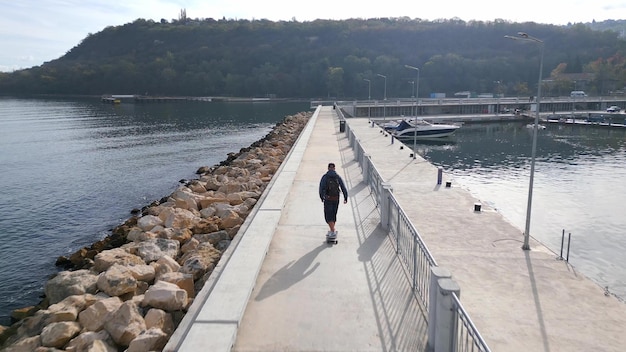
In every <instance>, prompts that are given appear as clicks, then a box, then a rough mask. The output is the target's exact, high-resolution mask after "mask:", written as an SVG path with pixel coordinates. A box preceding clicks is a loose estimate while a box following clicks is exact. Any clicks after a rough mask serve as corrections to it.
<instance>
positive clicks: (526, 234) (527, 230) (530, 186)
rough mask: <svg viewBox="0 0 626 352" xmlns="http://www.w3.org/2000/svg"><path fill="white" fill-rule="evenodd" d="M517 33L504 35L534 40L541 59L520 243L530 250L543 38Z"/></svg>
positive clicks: (510, 37) (523, 247)
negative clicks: (522, 231)
mask: <svg viewBox="0 0 626 352" xmlns="http://www.w3.org/2000/svg"><path fill="white" fill-rule="evenodd" d="M517 35H518V36H517V37H514V36H510V35H505V36H504V37H505V38H507V39H513V40H522V41H526V42H534V43H537V44H538V45H539V46H540V47H541V59H540V60H539V82H538V84H537V109H536V111H535V125H534V127H533V147H532V152H531V159H530V181H529V183H528V205H527V206H526V227H525V228H524V244H523V245H522V249H523V250H525V251H527V250H530V245H529V244H528V241H529V237H530V212H531V207H532V203H533V181H534V177H535V154H536V152H537V130H538V129H539V127H538V126H539V111H540V107H541V105H540V104H541V73H542V71H543V49H544V43H543V40H541V39H538V38H535V37H531V36H530V35H528V34H527V33H524V32H518V33H517Z"/></svg>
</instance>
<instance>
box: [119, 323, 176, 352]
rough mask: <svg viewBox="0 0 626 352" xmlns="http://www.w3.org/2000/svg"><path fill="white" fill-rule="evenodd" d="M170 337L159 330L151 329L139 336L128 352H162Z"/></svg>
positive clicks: (132, 342)
mask: <svg viewBox="0 0 626 352" xmlns="http://www.w3.org/2000/svg"><path fill="white" fill-rule="evenodd" d="M167 340H168V336H167V334H166V333H165V332H163V331H161V329H158V328H151V329H148V330H146V331H144V332H142V333H141V334H140V335H139V336H137V337H136V338H135V339H134V340H133V341H131V343H130V345H129V346H128V349H127V350H126V352H146V351H161V350H162V349H163V347H165V344H167Z"/></svg>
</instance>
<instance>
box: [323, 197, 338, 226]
mask: <svg viewBox="0 0 626 352" xmlns="http://www.w3.org/2000/svg"><path fill="white" fill-rule="evenodd" d="M338 209H339V201H332V200H325V201H324V219H325V220H326V222H337V210H338Z"/></svg>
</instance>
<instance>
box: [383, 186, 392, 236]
mask: <svg viewBox="0 0 626 352" xmlns="http://www.w3.org/2000/svg"><path fill="white" fill-rule="evenodd" d="M380 187H381V188H382V191H381V194H380V224H381V226H382V227H383V229H384V230H386V231H389V220H390V219H389V216H390V215H389V214H390V212H389V210H390V208H391V200H390V199H389V198H390V197H391V193H392V192H393V188H392V187H391V184H390V183H389V182H381V184H380Z"/></svg>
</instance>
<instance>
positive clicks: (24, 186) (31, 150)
mask: <svg viewBox="0 0 626 352" xmlns="http://www.w3.org/2000/svg"><path fill="white" fill-rule="evenodd" d="M309 108H310V104H309V102H306V103H304V102H302V103H209V102H187V103H148V104H124V103H123V104H120V105H109V104H103V103H101V102H100V101H99V99H96V98H94V99H84V100H62V99H50V100H31V99H11V98H0V189H1V190H2V191H1V192H2V197H0V324H2V325H8V324H9V316H10V313H11V311H12V310H13V309H16V308H21V307H25V306H29V305H34V304H37V303H38V302H39V301H40V295H41V294H42V293H43V284H44V283H45V281H46V279H47V278H48V277H49V276H50V275H52V274H54V273H56V272H57V270H56V268H55V266H54V263H55V261H56V259H57V257H58V256H60V255H68V254H71V253H73V252H74V251H76V250H77V249H79V248H81V247H83V246H87V245H90V244H92V243H93V242H95V241H97V240H100V239H102V238H104V237H105V236H106V235H108V234H109V233H110V230H111V229H112V228H114V227H115V226H117V225H119V224H121V223H122V222H124V221H125V220H126V219H128V218H129V217H130V211H131V210H132V209H133V208H141V207H143V206H145V205H148V204H149V203H150V202H152V201H154V200H157V199H160V198H162V197H164V196H167V195H169V194H170V193H171V192H172V191H173V190H174V189H175V188H176V187H177V186H178V181H179V180H181V179H192V178H196V177H197V175H196V174H195V171H196V170H197V169H198V168H199V167H201V166H212V165H215V164H219V162H221V161H223V160H225V159H226V158H227V154H228V153H231V152H239V150H240V149H241V148H245V147H248V146H250V144H252V143H253V142H255V141H257V140H259V139H261V138H263V137H264V136H265V135H266V134H267V133H268V132H269V131H270V130H271V128H272V127H273V126H274V125H275V124H276V123H278V122H280V121H282V120H283V119H284V117H285V116H287V115H292V114H295V113H297V112H300V111H309V110H310V109H309Z"/></svg>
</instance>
